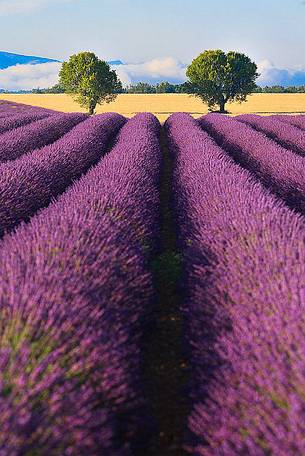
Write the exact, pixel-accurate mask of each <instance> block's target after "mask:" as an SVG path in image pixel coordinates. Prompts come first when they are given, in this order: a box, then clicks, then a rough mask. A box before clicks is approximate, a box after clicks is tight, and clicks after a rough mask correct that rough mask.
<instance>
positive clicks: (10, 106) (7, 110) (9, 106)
mask: <svg viewBox="0 0 305 456" xmlns="http://www.w3.org/2000/svg"><path fill="white" fill-rule="evenodd" d="M32 112H37V113H39V112H41V113H43V112H45V113H48V114H56V111H54V110H53V109H47V108H42V107H40V106H31V105H26V104H22V103H13V102H12V101H6V100H0V114H2V113H3V114H8V115H10V114H13V115H17V114H21V113H32Z"/></svg>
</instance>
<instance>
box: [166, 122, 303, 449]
mask: <svg viewBox="0 0 305 456" xmlns="http://www.w3.org/2000/svg"><path fill="white" fill-rule="evenodd" d="M166 127H167V130H168V135H169V142H170V150H171V153H172V154H173V157H174V198H175V210H176V216H177V222H178V226H179V230H180V241H181V246H182V252H183V255H184V262H185V287H186V293H185V294H186V301H185V303H184V308H183V312H184V315H185V325H186V337H187V340H188V346H189V350H190V358H191V368H190V375H191V383H190V388H191V393H190V398H191V403H192V411H191V414H190V417H189V428H190V430H191V432H192V438H191V439H189V442H188V446H187V449H188V451H189V452H190V453H192V454H194V455H196V456H199V455H201V456H203V455H204V456H216V455H219V456H220V455H222V456H231V455H233V454H234V455H249V456H265V455H267V454H268V455H269V454H270V455H271V454H274V455H280V456H284V455H285V456H296V455H299V456H301V455H303V454H304V453H305V440H304V435H305V399H304V381H305V374H304V373H305V357H304V342H305V340H304V339H305V336H304V330H305V318H304V307H305V244H304V239H305V225H304V219H302V217H300V216H298V215H297V214H295V213H293V212H292V211H290V210H289V209H288V208H287V207H286V206H285V205H284V204H283V203H282V202H280V200H277V199H275V198H274V197H273V196H272V194H270V193H269V192H268V191H267V190H266V189H264V188H263V187H262V186H261V185H260V184H259V183H258V182H257V181H255V180H254V179H253V178H252V177H251V175H250V174H249V173H248V172H247V171H245V170H243V169H241V168H240V167H239V166H238V165H236V164H234V162H233V161H232V160H231V159H230V158H229V157H227V155H226V154H225V153H224V151H223V150H222V149H221V148H219V147H218V146H217V145H216V143H215V142H214V141H213V140H212V139H211V138H210V137H209V136H208V134H207V133H206V132H204V131H202V130H201V129H200V128H199V126H198V124H197V123H196V121H195V120H193V119H192V118H191V117H189V116H188V115H183V114H176V115H173V116H171V117H170V118H169V120H168V121H167V123H166Z"/></svg>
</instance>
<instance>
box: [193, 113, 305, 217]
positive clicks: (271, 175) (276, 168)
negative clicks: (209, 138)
mask: <svg viewBox="0 0 305 456" xmlns="http://www.w3.org/2000/svg"><path fill="white" fill-rule="evenodd" d="M199 124H200V126H201V127H202V128H203V129H204V130H206V131H207V132H209V133H210V134H212V135H213V136H214V137H215V139H216V140H217V142H218V143H219V144H220V145H221V146H222V147H224V148H225V149H226V151H227V152H229V153H230V154H231V155H232V156H233V157H234V158H235V160H237V161H238V162H239V163H241V164H242V166H245V167H246V168H248V169H249V170H250V171H251V172H253V173H255V174H256V175H257V176H258V177H259V178H260V179H261V181H262V182H263V183H264V185H265V186H266V187H268V188H270V189H271V190H272V191H273V192H274V193H276V194H277V195H278V196H280V197H281V198H283V199H285V200H286V202H287V203H288V205H289V206H291V207H293V208H295V209H297V210H298V211H300V212H302V213H303V214H304V213H305V160H304V158H303V157H300V156H298V155H296V154H294V153H293V152H291V151H289V150H287V149H285V148H283V147H281V146H280V145H278V144H276V143H275V142H274V141H272V140H271V139H269V138H267V137H266V136H265V135H264V134H263V133H260V132H258V131H256V130H254V129H253V128H251V127H249V126H248V125H245V124H243V123H242V122H238V121H237V120H234V119H232V118H229V117H225V116H222V115H220V114H208V115H206V116H204V117H202V118H201V119H200V120H199Z"/></svg>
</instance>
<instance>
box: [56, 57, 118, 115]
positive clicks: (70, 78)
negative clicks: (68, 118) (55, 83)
mask: <svg viewBox="0 0 305 456" xmlns="http://www.w3.org/2000/svg"><path fill="white" fill-rule="evenodd" d="M59 84H60V86H62V87H63V88H64V90H65V92H66V93H70V94H72V95H73V96H74V99H75V100H76V101H77V102H78V103H79V104H80V106H82V107H84V108H87V109H88V111H89V114H94V111H95V108H96V105H97V104H102V103H104V102H106V103H110V102H111V101H113V100H114V99H115V98H116V96H117V94H118V92H119V91H120V90H121V88H122V85H121V82H120V80H119V79H118V77H117V74H116V72H115V71H114V70H111V69H110V66H109V64H108V63H107V62H105V61H103V60H100V59H99V58H98V57H97V56H96V55H95V54H94V53H93V52H80V53H79V54H75V55H72V56H71V57H70V59H69V61H68V62H64V63H63V64H62V67H61V70H60V73H59Z"/></svg>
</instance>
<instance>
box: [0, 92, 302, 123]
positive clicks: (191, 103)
mask: <svg viewBox="0 0 305 456" xmlns="http://www.w3.org/2000/svg"><path fill="white" fill-rule="evenodd" d="M0 99H3V100H9V101H14V102H19V103H25V104H29V105H33V106H41V107H44V108H50V109H55V110H57V111H63V112H73V111H84V109H82V108H80V107H79V105H78V104H77V103H75V102H74V101H73V99H72V98H71V97H70V96H68V95H64V94H59V95H36V94H35V95H34V94H26V95H24V94H22V95H1V96H0ZM227 109H228V111H229V112H230V113H231V114H232V115H238V114H245V113H255V114H261V115H268V114H276V113H287V114H292V113H294V114H305V94H253V95H251V96H249V98H248V101H247V102H246V103H242V104H239V103H232V104H228V105H227ZM111 111H115V112H119V113H120V114H123V115H124V116H126V117H131V116H133V115H134V114H136V113H137V112H143V111H144V112H145V111H148V112H152V113H153V114H155V115H156V116H157V117H158V118H159V120H161V121H164V120H165V119H166V118H167V117H168V116H169V115H170V114H172V113H173V112H177V111H183V112H188V113H190V114H191V115H193V116H194V117H199V116H201V115H202V114H205V113H207V112H208V108H207V106H206V105H204V104H203V103H202V102H201V101H200V100H199V99H198V98H195V97H192V96H189V95H186V94H144V95H142V94H141V95H140V94H139V95H133V94H122V95H119V96H118V97H117V99H116V100H115V101H114V102H112V103H110V104H104V105H102V106H98V108H97V113H102V112H111Z"/></svg>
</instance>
